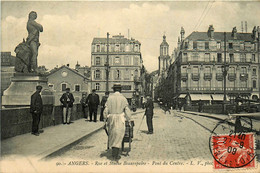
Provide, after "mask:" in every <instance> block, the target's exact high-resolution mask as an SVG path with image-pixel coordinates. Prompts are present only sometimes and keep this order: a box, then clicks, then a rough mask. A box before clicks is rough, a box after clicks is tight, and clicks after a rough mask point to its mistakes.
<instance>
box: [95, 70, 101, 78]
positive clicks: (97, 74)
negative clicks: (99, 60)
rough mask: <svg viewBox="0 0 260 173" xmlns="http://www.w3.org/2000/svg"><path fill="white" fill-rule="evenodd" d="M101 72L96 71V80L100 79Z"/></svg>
mask: <svg viewBox="0 0 260 173" xmlns="http://www.w3.org/2000/svg"><path fill="white" fill-rule="evenodd" d="M100 73H101V72H100V70H96V73H95V78H96V79H100Z"/></svg>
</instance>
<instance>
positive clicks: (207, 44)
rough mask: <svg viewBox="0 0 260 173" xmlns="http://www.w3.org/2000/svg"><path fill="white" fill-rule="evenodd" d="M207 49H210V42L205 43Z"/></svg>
mask: <svg viewBox="0 0 260 173" xmlns="http://www.w3.org/2000/svg"><path fill="white" fill-rule="evenodd" d="M205 49H209V42H208V41H206V42H205Z"/></svg>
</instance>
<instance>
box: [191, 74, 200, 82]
mask: <svg viewBox="0 0 260 173" xmlns="http://www.w3.org/2000/svg"><path fill="white" fill-rule="evenodd" d="M191 78H192V80H194V81H198V80H199V79H200V74H199V73H192V74H191Z"/></svg>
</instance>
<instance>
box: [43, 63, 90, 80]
mask: <svg viewBox="0 0 260 173" xmlns="http://www.w3.org/2000/svg"><path fill="white" fill-rule="evenodd" d="M62 68H66V69H68V70H70V71H72V72H74V73H76V74H77V75H79V76H81V77H83V78H85V79H88V78H87V77H86V76H84V75H82V74H81V73H79V72H77V71H76V70H74V69H71V68H69V67H68V66H65V65H63V66H61V67H59V68H57V69H53V70H51V72H50V73H49V74H48V75H47V76H50V75H52V74H53V73H56V72H57V71H59V70H60V69H62Z"/></svg>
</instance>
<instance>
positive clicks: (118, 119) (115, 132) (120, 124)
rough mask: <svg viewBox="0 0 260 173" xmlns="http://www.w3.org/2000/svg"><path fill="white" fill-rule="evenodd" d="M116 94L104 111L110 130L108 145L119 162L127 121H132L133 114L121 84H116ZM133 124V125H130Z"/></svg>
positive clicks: (110, 97)
mask: <svg viewBox="0 0 260 173" xmlns="http://www.w3.org/2000/svg"><path fill="white" fill-rule="evenodd" d="M113 90H114V93H113V94H110V95H109V97H108V99H107V102H106V105H105V106H106V107H105V110H104V118H105V119H106V123H107V124H106V125H107V128H108V144H109V148H112V157H113V160H119V159H120V158H121V157H120V156H119V148H120V146H121V144H122V141H123V138H124V135H125V121H126V120H127V121H130V118H131V112H130V109H129V107H128V102H127V100H126V98H125V97H124V96H123V95H122V94H121V93H120V92H121V84H114V86H113ZM129 124H131V123H129Z"/></svg>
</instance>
